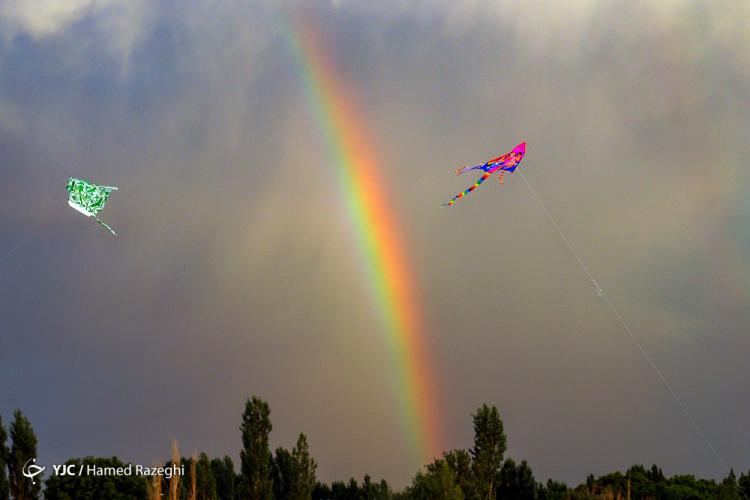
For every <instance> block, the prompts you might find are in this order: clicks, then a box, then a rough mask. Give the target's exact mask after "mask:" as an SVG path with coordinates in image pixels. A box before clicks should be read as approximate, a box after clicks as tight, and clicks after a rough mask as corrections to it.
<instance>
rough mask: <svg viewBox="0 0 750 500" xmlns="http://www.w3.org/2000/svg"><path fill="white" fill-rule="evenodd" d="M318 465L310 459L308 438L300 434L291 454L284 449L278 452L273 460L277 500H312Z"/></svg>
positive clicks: (274, 489) (274, 486) (274, 487)
mask: <svg viewBox="0 0 750 500" xmlns="http://www.w3.org/2000/svg"><path fill="white" fill-rule="evenodd" d="M317 467H318V464H316V463H315V460H313V459H312V457H310V451H309V449H308V446H307V437H305V435H304V434H300V435H299V438H298V439H297V444H296V446H295V447H294V449H293V450H292V452H291V453H290V452H289V451H287V450H285V449H284V448H278V449H277V450H276V456H275V457H274V459H273V466H272V477H273V493H274V497H275V498H277V499H282V498H284V499H290V500H310V499H311V498H312V494H313V490H314V489H315V485H316V481H315V470H316V469H317Z"/></svg>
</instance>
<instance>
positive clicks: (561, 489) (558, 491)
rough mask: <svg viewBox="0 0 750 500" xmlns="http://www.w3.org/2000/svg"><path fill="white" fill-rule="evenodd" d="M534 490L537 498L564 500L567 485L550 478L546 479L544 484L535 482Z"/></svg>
mask: <svg viewBox="0 0 750 500" xmlns="http://www.w3.org/2000/svg"><path fill="white" fill-rule="evenodd" d="M536 491H537V494H536V497H537V499H538V500H564V499H566V498H568V485H566V484H565V483H560V482H557V481H553V480H552V479H548V480H547V483H546V484H542V483H539V484H537V488H536Z"/></svg>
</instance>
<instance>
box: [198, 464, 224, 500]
mask: <svg viewBox="0 0 750 500" xmlns="http://www.w3.org/2000/svg"><path fill="white" fill-rule="evenodd" d="M195 476H196V492H197V495H196V497H197V500H217V499H218V498H219V496H218V494H217V491H216V479H215V478H214V473H213V470H212V469H211V462H210V461H209V460H208V455H206V454H205V453H201V454H200V455H199V456H198V462H197V463H196V464H195Z"/></svg>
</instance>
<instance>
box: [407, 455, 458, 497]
mask: <svg viewBox="0 0 750 500" xmlns="http://www.w3.org/2000/svg"><path fill="white" fill-rule="evenodd" d="M407 496H408V498H411V499H414V500H464V494H463V491H461V487H460V486H459V485H458V483H457V482H456V475H455V474H454V473H453V470H452V469H451V468H450V466H449V465H448V464H447V463H446V461H445V460H443V459H438V460H436V461H435V462H434V463H433V464H432V466H431V467H428V469H427V471H426V472H421V471H420V472H417V475H416V477H415V478H414V481H413V482H412V486H411V487H410V488H409V489H408V490H407Z"/></svg>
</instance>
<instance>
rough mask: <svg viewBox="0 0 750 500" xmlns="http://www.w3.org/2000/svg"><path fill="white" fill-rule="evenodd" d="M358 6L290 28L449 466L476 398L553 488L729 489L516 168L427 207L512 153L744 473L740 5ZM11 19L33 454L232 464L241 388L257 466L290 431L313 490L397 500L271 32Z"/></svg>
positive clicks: (194, 9) (8, 197) (302, 111)
mask: <svg viewBox="0 0 750 500" xmlns="http://www.w3.org/2000/svg"><path fill="white" fill-rule="evenodd" d="M370 4H371V3H365V2H335V3H331V4H315V5H314V6H313V5H309V6H307V7H308V8H310V9H312V10H309V11H308V12H307V15H310V16H311V18H312V19H314V20H315V22H316V23H317V24H318V27H319V29H320V30H321V32H322V33H324V35H325V37H326V39H327V40H328V43H329V44H330V45H331V46H332V47H333V49H332V50H333V55H334V56H335V59H336V61H337V63H338V65H339V66H340V68H341V71H342V73H344V74H346V76H347V77H348V78H349V79H350V80H352V81H353V82H354V83H355V84H356V88H357V92H358V97H359V99H360V101H361V104H362V107H363V108H364V110H365V112H366V113H367V119H366V122H367V123H368V126H369V127H370V131H371V132H372V136H373V140H374V141H375V143H376V144H377V146H378V150H379V153H380V155H381V160H382V164H383V176H384V178H385V179H386V180H387V183H388V184H389V186H390V187H391V189H392V192H391V194H392V196H393V199H394V200H395V202H394V210H397V211H398V213H399V218H400V220H401V222H402V228H403V231H404V233H405V235H407V238H406V240H407V245H408V249H409V252H410V253H411V255H412V256H413V259H412V262H413V265H414V267H415V274H416V276H418V279H419V283H418V287H419V289H420V290H421V291H422V293H421V295H420V300H421V302H422V304H423V307H424V314H425V317H426V319H427V323H428V325H429V327H430V339H431V345H432V347H433V349H434V350H435V352H436V361H435V365H434V370H435V372H436V375H437V376H438V377H439V380H440V381H441V384H442V386H441V391H440V392H441V394H442V399H443V403H444V407H443V408H442V410H441V411H442V412H443V413H444V416H445V420H446V422H447V423H448V429H446V430H447V433H446V434H447V438H446V439H447V441H446V443H444V446H445V447H446V448H448V447H466V446H468V445H469V444H470V440H471V425H470V413H471V412H472V411H473V409H474V408H475V407H476V406H477V405H479V404H481V403H482V402H489V403H493V404H496V405H498V407H499V408H500V410H501V412H502V414H503V417H504V419H505V422H506V430H507V432H508V433H509V443H510V451H511V453H512V454H513V455H514V456H515V457H517V458H524V457H525V458H528V459H529V460H530V462H531V465H532V466H533V467H534V470H535V471H536V472H537V474H538V476H540V477H542V478H544V477H548V476H553V477H557V478H561V479H565V480H570V481H579V480H582V479H583V478H584V476H585V475H586V474H587V473H589V472H594V473H599V472H604V471H609V470H612V469H616V468H623V467H626V466H627V465H629V464H631V463H633V462H651V461H656V462H658V463H660V464H662V465H663V466H664V468H665V470H666V471H668V472H691V473H697V474H704V475H718V474H720V473H722V472H723V471H722V470H721V469H720V468H719V467H718V466H717V464H716V462H715V460H714V459H713V457H712V456H711V455H710V452H709V451H708V450H707V449H706V447H705V446H704V445H703V443H702V442H701V441H700V439H699V437H698V436H696V434H695V432H694V430H693V429H692V428H691V426H690V424H689V422H688V421H687V420H686V418H685V416H684V415H682V414H681V413H680V410H679V408H677V407H676V405H675V404H674V402H673V401H672V400H671V399H670V398H669V395H668V394H667V393H666V391H665V390H664V388H663V387H662V386H660V385H659V383H658V380H657V378H656V377H655V375H654V374H653V373H652V372H651V371H650V369H649V367H648V365H647V364H646V363H645V361H644V360H643V359H642V358H641V357H640V356H639V354H638V351H637V349H636V348H635V346H634V345H633V344H632V342H631V341H630V340H629V339H628V338H627V336H626V334H625V333H624V332H623V331H622V330H621V328H620V327H619V326H618V324H617V323H616V321H615V320H614V318H612V317H611V315H609V314H608V311H607V310H606V309H605V307H603V304H602V303H601V302H600V300H598V299H597V297H596V294H594V293H593V291H592V287H591V285H590V283H588V280H587V278H586V276H585V275H584V274H583V273H582V272H581V271H580V269H578V268H577V267H576V264H575V261H574V259H573V258H572V257H571V256H570V255H569V254H568V253H567V250H566V248H565V246H564V244H563V243H562V242H561V241H560V239H559V237H558V236H557V234H556V233H555V232H554V228H552V227H551V225H550V224H549V222H548V221H547V220H546V219H545V217H544V214H543V212H542V211H541V210H540V208H539V207H538V206H537V205H535V203H534V201H533V199H532V198H531V196H530V195H529V193H528V192H527V191H526V188H525V186H524V185H523V184H522V182H521V181H520V179H519V178H518V177H513V176H511V177H510V178H509V181H508V182H506V184H505V185H504V186H503V187H502V188H499V187H498V186H497V185H496V184H495V183H487V184H486V185H484V186H483V187H482V188H481V190H479V191H477V192H476V193H474V194H473V195H472V197H470V198H468V199H466V200H464V201H462V202H461V204H459V205H457V206H456V207H454V208H452V209H451V210H450V211H441V210H439V204H440V203H441V202H443V201H445V199H447V198H449V197H450V196H451V195H452V194H454V193H455V192H457V191H458V190H460V189H462V188H464V187H465V184H467V183H468V182H470V180H468V179H464V178H460V179H457V178H456V177H455V176H452V175H451V171H452V169H453V168H455V167H456V166H460V165H463V164H468V163H473V162H474V163H476V162H480V161H483V160H485V159H486V158H488V157H490V156H492V155H494V154H496V153H500V152H503V151H505V150H507V149H510V147H511V146H513V145H514V144H515V143H517V142H520V141H521V140H526V141H527V142H528V143H529V152H528V156H527V158H526V160H525V162H524V168H525V171H526V172H527V175H528V178H529V180H530V181H531V182H532V183H533V184H534V186H535V187H536V189H537V190H538V192H539V193H540V195H541V196H542V198H543V199H544V200H545V203H546V204H547V205H548V207H549V209H550V210H551V211H552V212H553V213H554V214H555V217H556V218H557V219H558V222H559V223H560V225H561V226H562V227H563V229H564V230H565V231H566V233H567V235H568V237H569V238H570V239H571V241H573V242H574V244H575V245H576V246H577V248H578V250H579V252H580V254H581V256H582V258H583V259H584V260H585V261H586V262H587V263H588V264H589V267H590V268H591V269H592V271H593V272H594V274H595V275H596V276H597V278H598V279H599V281H600V284H601V285H602V286H603V287H605V288H606V289H607V291H608V293H609V295H610V297H611V298H612V300H613V301H614V302H615V303H616V304H617V306H618V308H619V309H620V311H621V312H622V314H623V315H624V316H625V317H626V318H627V319H628V320H629V321H630V322H631V326H633V328H634V329H635V330H636V331H637V332H638V334H639V336H640V338H641V340H642V342H643V343H644V344H645V345H646V347H647V349H648V350H649V351H650V352H651V353H652V355H653V357H654V359H655V360H656V361H657V363H658V364H659V366H660V367H661V368H662V370H663V371H664V373H665V374H666V375H667V377H668V378H669V379H670V380H671V381H672V382H673V385H674V386H675V388H676V390H677V391H678V392H679V393H680V395H681V396H682V398H683V399H684V401H685V403H686V404H687V405H688V407H690V408H691V410H692V411H693V415H694V416H695V418H696V420H697V421H699V422H700V423H701V425H702V426H703V428H704V429H705V430H706V433H707V434H708V435H709V437H710V438H711V439H712V440H713V441H714V443H715V445H716V446H717V448H718V449H719V450H720V452H721V453H722V454H723V455H724V457H725V458H726V459H727V461H728V462H730V464H732V465H733V466H735V468H737V469H743V470H744V469H746V468H747V467H748V465H749V463H748V460H749V458H748V457H747V453H746V450H747V445H748V442H749V441H750V435H748V431H747V429H746V426H745V425H744V422H746V421H747V419H748V416H750V406H749V405H748V404H747V403H744V402H742V401H740V400H738V398H737V396H736V395H737V394H740V393H741V392H742V390H743V388H744V387H745V386H746V385H747V380H748V373H747V369H746V366H745V364H746V363H745V360H746V355H747V352H748V349H749V346H748V342H747V339H746V337H745V336H744V333H745V330H746V325H747V324H748V320H750V318H749V317H748V312H747V310H746V307H745V305H746V304H747V299H748V295H747V283H748V281H747V278H748V270H747V257H748V250H747V241H748V239H747V231H746V230H744V229H742V227H743V225H742V223H741V222H738V221H743V220H746V218H747V205H744V206H743V205H742V199H744V197H745V195H746V194H747V193H746V190H745V188H743V187H742V186H746V185H747V180H748V179H747V174H746V173H745V171H744V170H743V169H742V168H741V165H745V164H747V160H748V158H750V154H749V153H750V152H749V151H748V146H747V143H746V137H745V136H746V133H744V132H743V131H745V132H746V131H747V127H748V125H749V124H748V118H747V117H748V116H750V113H749V112H750V110H748V105H747V103H748V102H750V99H748V98H749V97H750V96H748V88H749V87H748V86H747V84H746V83H747V78H748V76H750V61H749V60H748V56H747V54H746V53H745V51H743V50H742V47H746V46H747V41H748V37H749V35H748V33H747V31H746V28H743V27H742V25H741V24H738V22H737V21H736V20H737V19H742V18H743V15H744V18H746V17H747V12H744V13H743V12H742V11H735V10H732V9H729V8H726V9H720V8H719V7H716V8H708V7H699V6H697V5H695V6H693V5H692V4H689V3H677V2H675V3H673V4H670V3H663V4H662V5H661V6H660V7H646V6H644V5H641V6H638V5H633V4H629V3H620V2H609V3H586V2H579V3H577V4H576V6H575V7H573V6H570V7H568V8H566V9H562V8H561V7H554V6H549V4H548V3H546V2H538V3H537V2H523V3H512V2H508V3H507V4H496V3H495V2H487V3H484V2H470V3H466V4H457V5H455V6H454V5H453V3H452V2H445V3H444V4H443V3H441V2H416V3H413V4H410V5H409V7H406V6H405V5H404V4H402V3H401V2H377V5H370ZM8 5H12V6H13V7H12V8H11V7H7V6H6V7H5V8H4V9H0V19H1V20H2V21H1V22H0V26H2V36H0V38H1V39H2V46H1V47H0V57H1V64H2V66H1V67H0V146H1V147H2V167H0V168H2V172H1V173H2V180H3V182H2V184H0V208H1V209H2V212H0V244H1V245H2V247H0V251H4V249H10V248H12V247H13V245H15V244H16V243H17V242H18V241H25V240H26V239H28V243H27V244H25V245H24V246H23V247H21V249H19V250H18V251H17V252H16V253H15V254H13V255H12V256H11V257H10V258H9V259H7V260H6V261H5V262H2V263H0V280H2V281H1V282H2V284H3V287H2V294H1V295H0V310H1V311H2V316H1V317H0V328H1V329H2V337H1V340H0V342H1V343H2V344H1V345H0V346H1V347H2V348H1V349H0V365H1V366H2V368H1V369H0V373H1V374H2V380H3V383H2V386H1V388H0V391H2V392H0V397H1V398H0V400H1V401H2V411H3V415H4V417H5V418H6V419H7V418H9V412H10V410H11V409H12V408H15V407H20V408H22V409H23V410H24V411H25V412H26V413H27V414H28V415H29V416H30V417H31V420H32V422H33V423H34V425H35V427H36V429H37V431H38V433H39V437H40V454H41V455H42V456H43V457H44V460H45V461H49V462H53V461H61V460H64V459H66V458H68V457H70V456H80V455H85V454H97V455H110V454H117V455H120V456H122V457H123V458H125V459H128V460H137V461H142V462H147V463H150V462H151V461H152V460H155V459H159V460H161V459H163V458H164V457H165V456H166V454H167V447H168V441H169V439H170V438H172V437H176V438H178V439H179V440H180V442H181V443H182V447H183V451H184V452H185V453H190V452H191V451H192V450H193V449H199V450H206V451H207V452H209V453H210V454H213V455H216V454H224V453H229V454H236V453H237V451H238V448H239V444H240V443H239V436H238V431H237V426H238V423H239V416H240V413H241V410H242V403H243V401H244V398H245V397H247V396H249V395H251V394H258V395H260V396H262V397H264V398H267V399H268V400H269V401H270V403H271V407H272V409H273V415H272V416H273V422H274V432H273V435H272V436H273V444H274V445H284V446H289V445H291V444H292V442H293V440H294V438H295V436H296V433H297V432H299V431H304V432H306V433H308V435H309V436H310V442H311V446H312V450H313V452H314V454H315V455H316V459H317V460H318V461H319V462H320V464H321V475H322V476H323V478H324V479H331V478H343V477H345V476H348V475H357V476H361V475H362V474H363V473H365V472H369V473H370V474H371V475H373V476H375V477H378V476H385V477H387V478H388V479H390V480H392V481H394V482H395V483H396V484H397V485H403V484H405V483H406V481H407V480H408V478H409V477H410V476H411V474H412V473H413V469H414V465H415V464H414V463H413V462H412V458H411V455H410V450H408V448H407V445H406V442H407V440H406V439H405V438H404V436H403V428H402V426H401V421H400V418H401V416H400V415H399V414H398V411H397V409H396V405H395V404H394V401H395V398H394V395H393V393H392V391H391V386H390V385H389V383H388V380H389V376H390V375H389V370H390V369H391V367H390V366H389V364H388V359H389V358H388V353H387V350H386V346H385V343H384V341H383V338H382V334H381V333H380V331H379V329H378V327H377V324H378V323H377V317H376V314H375V312H373V310H372V307H371V304H370V302H369V296H368V293H367V287H366V285H365V284H364V283H363V273H362V272H361V269H360V266H361V263H360V262H359V259H358V257H357V255H356V252H354V251H353V246H352V235H351V234H350V231H351V229H350V228H349V226H348V220H347V217H346V214H344V213H343V212H342V207H343V204H342V203H341V202H340V201H339V199H338V196H339V192H338V191H337V188H336V183H335V182H336V180H335V175H334V172H333V170H332V169H331V167H330V162H331V159H330V157H329V156H328V153H327V151H326V149H325V145H324V143H323V142H322V140H321V138H320V135H319V133H318V131H317V130H316V123H315V122H314V121H313V120H312V118H311V116H310V113H309V111H308V108H307V106H306V102H305V94H304V92H303V89H302V86H301V85H302V84H301V83H300V80H299V75H298V72H299V68H296V67H295V65H294V64H295V63H294V59H293V58H292V57H291V53H290V50H289V47H288V41H287V40H285V38H284V35H283V29H282V26H281V25H280V24H279V19H280V15H281V13H279V12H277V11H276V10H275V9H274V8H273V6H272V4H271V3H265V2H256V3H253V4H251V5H244V4H242V5H235V4H233V3H231V2H226V3H221V2H220V3H212V4H211V5H194V6H191V7H188V8H186V7H185V6H184V4H175V3H172V2H161V3H158V4H153V3H140V2H132V3H125V2H117V1H112V2H101V3H92V2H86V1H83V0H81V1H78V2H73V3H71V4H70V5H71V6H72V7H71V8H70V9H62V8H56V9H55V8H51V7H50V8H47V9H43V8H39V9H37V10H35V11H34V12H28V11H25V10H24V9H23V8H22V7H20V6H19V5H21V4H15V3H14V4H8ZM47 5H48V7H49V6H52V5H54V2H50V3H49V4H47ZM73 7H75V8H73ZM735 9H740V8H735ZM698 28H700V29H698ZM743 29H744V30H745V31H743ZM71 174H72V175H78V176H81V177H90V178H92V179H94V180H97V181H101V182H103V183H107V184H113V185H117V186H119V187H120V191H118V192H117V193H115V194H114V195H113V196H112V198H111V203H110V205H108V207H107V209H106V210H105V211H104V212H103V219H104V220H105V221H107V222H108V223H110V224H111V225H112V226H113V227H114V228H115V229H116V230H117V231H118V233H119V234H120V236H119V237H118V238H110V237H109V236H108V235H107V234H106V233H105V232H103V231H100V230H98V228H97V227H95V225H93V224H90V221H87V220H84V219H83V218H82V217H80V216H79V215H78V214H77V213H75V212H73V211H71V210H69V209H68V208H67V207H66V206H65V200H64V196H65V192H64V180H65V178H66V177H67V176H68V175H71ZM738 228H739V230H738ZM417 256H418V258H417ZM363 318H365V319H366V320H367V321H363ZM362 325H366V326H362ZM560 457H567V458H566V459H565V460H561V459H560Z"/></svg>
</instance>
